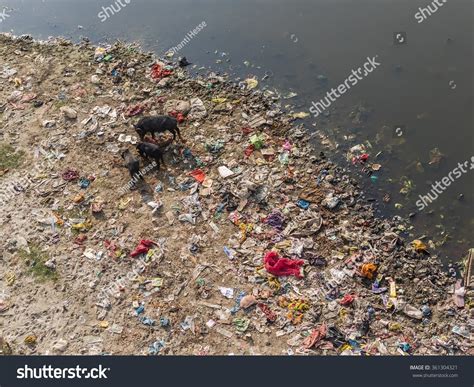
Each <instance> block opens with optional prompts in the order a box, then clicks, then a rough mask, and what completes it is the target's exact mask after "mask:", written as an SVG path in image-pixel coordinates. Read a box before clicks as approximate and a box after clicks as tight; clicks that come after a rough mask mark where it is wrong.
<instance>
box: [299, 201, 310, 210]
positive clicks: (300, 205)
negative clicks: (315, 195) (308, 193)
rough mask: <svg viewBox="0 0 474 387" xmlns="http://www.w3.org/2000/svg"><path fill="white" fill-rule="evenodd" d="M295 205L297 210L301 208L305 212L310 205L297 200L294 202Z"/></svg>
mask: <svg viewBox="0 0 474 387" xmlns="http://www.w3.org/2000/svg"><path fill="white" fill-rule="evenodd" d="M296 205H297V206H298V207H299V208H302V209H303V210H307V209H308V208H309V205H310V203H309V202H307V201H306V200H304V199H299V200H298V201H297V202H296Z"/></svg>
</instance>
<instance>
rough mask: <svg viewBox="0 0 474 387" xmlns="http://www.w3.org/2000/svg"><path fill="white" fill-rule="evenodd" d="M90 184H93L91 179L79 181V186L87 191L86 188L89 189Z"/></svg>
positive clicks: (83, 178)
mask: <svg viewBox="0 0 474 387" xmlns="http://www.w3.org/2000/svg"><path fill="white" fill-rule="evenodd" d="M90 184H91V181H90V180H89V179H87V178H85V177H81V178H80V179H79V186H80V187H81V188H84V189H85V188H87V187H89V185H90Z"/></svg>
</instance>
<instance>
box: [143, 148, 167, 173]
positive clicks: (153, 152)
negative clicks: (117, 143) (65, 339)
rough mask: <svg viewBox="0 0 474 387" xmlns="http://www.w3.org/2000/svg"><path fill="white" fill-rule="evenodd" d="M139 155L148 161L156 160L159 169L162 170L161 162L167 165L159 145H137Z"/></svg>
mask: <svg viewBox="0 0 474 387" xmlns="http://www.w3.org/2000/svg"><path fill="white" fill-rule="evenodd" d="M137 149H138V153H140V156H142V157H144V158H146V159H148V158H151V159H154V160H155V161H156V164H157V169H160V162H161V163H162V164H163V165H165V160H164V159H163V152H162V151H161V148H160V147H159V146H158V145H155V144H151V143H149V142H141V143H139V144H138V145H137Z"/></svg>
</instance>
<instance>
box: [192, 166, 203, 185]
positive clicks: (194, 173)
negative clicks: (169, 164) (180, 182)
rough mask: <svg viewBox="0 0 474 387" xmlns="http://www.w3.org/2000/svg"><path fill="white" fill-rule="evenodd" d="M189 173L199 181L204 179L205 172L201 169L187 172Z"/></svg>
mask: <svg viewBox="0 0 474 387" xmlns="http://www.w3.org/2000/svg"><path fill="white" fill-rule="evenodd" d="M189 175H190V176H192V177H194V178H195V179H196V180H197V181H198V182H199V183H202V182H203V181H204V180H206V174H205V173H204V172H203V171H202V170H201V169H195V170H194V171H192V172H189Z"/></svg>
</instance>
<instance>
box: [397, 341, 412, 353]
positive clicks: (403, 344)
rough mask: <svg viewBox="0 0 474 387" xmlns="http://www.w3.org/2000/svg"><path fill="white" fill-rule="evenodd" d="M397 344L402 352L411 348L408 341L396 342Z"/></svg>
mask: <svg viewBox="0 0 474 387" xmlns="http://www.w3.org/2000/svg"><path fill="white" fill-rule="evenodd" d="M398 346H399V347H400V348H401V350H402V351H403V352H408V351H410V348H411V347H410V344H408V343H400V344H398Z"/></svg>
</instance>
